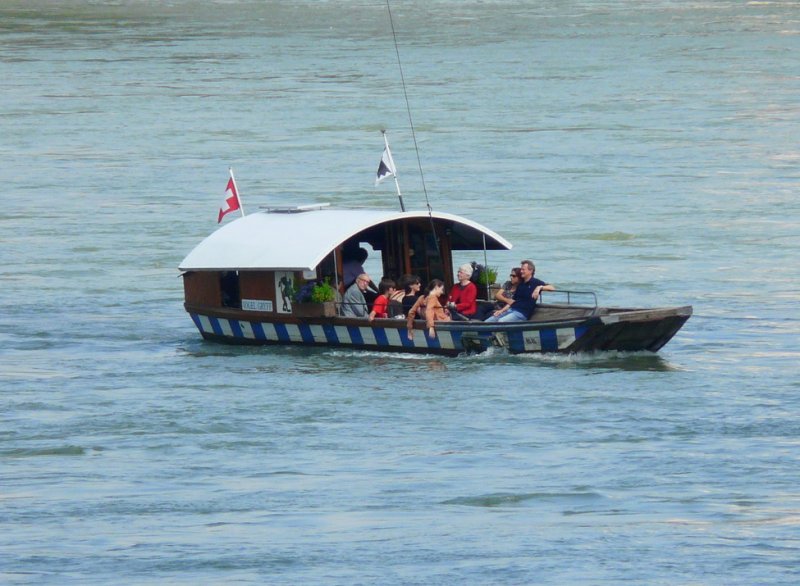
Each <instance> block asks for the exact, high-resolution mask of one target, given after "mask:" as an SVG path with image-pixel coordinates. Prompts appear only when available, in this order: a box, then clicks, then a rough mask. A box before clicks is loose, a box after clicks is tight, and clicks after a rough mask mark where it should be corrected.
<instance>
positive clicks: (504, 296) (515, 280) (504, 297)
mask: <svg viewBox="0 0 800 586" xmlns="http://www.w3.org/2000/svg"><path fill="white" fill-rule="evenodd" d="M521 275H522V273H521V271H520V269H519V267H514V268H513V269H511V274H509V275H508V281H506V282H505V283H503V288H502V289H500V290H499V291H498V292H497V293H495V295H494V298H495V302H494V303H491V304H490V303H485V304H483V305H481V306H479V307H478V313H476V314H475V317H474V318H473V319H479V320H481V321H483V320H485V319H486V318H487V317H489V316H490V315H492V313H494V312H495V311H497V310H498V309H502V308H503V307H504V306H505V304H506V303H511V300H512V299H511V298H512V296H513V295H514V291H516V290H517V285H519V284H520V283H521V282H522V276H521Z"/></svg>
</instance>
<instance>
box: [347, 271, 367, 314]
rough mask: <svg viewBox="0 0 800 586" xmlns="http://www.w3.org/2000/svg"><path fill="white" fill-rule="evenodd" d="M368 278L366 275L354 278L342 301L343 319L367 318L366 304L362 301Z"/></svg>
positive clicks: (362, 274)
mask: <svg viewBox="0 0 800 586" xmlns="http://www.w3.org/2000/svg"><path fill="white" fill-rule="evenodd" d="M369 282H370V278H369V275H368V274H366V273H361V274H360V275H358V277H356V280H355V281H354V282H353V284H352V285H350V287H348V288H347V291H345V293H344V299H343V300H342V315H343V316H344V317H367V302H366V300H365V299H364V291H366V289H367V287H368V286H369Z"/></svg>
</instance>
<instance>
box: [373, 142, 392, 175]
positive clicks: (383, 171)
mask: <svg viewBox="0 0 800 586" xmlns="http://www.w3.org/2000/svg"><path fill="white" fill-rule="evenodd" d="M396 175H397V169H395V166H394V160H393V159H392V151H390V150H389V145H388V144H387V145H386V148H385V149H383V156H382V157H381V163H380V165H378V176H377V177H376V178H375V185H377V184H378V183H380V182H381V181H383V180H384V179H386V178H387V177H394V176H396Z"/></svg>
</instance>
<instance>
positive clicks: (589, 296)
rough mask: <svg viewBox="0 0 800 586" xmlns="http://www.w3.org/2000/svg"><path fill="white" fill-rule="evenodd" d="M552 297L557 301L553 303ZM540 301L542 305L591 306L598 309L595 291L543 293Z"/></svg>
mask: <svg viewBox="0 0 800 586" xmlns="http://www.w3.org/2000/svg"><path fill="white" fill-rule="evenodd" d="M551 297H555V300H553V301H551V299H550V298H551ZM540 301H541V302H542V303H557V304H564V305H582V306H584V307H585V306H591V307H593V308H594V309H597V295H596V294H595V292H594V291H570V290H569V289H557V290H555V291H542V292H541V295H540Z"/></svg>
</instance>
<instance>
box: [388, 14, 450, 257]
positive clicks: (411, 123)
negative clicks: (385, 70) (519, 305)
mask: <svg viewBox="0 0 800 586" xmlns="http://www.w3.org/2000/svg"><path fill="white" fill-rule="evenodd" d="M386 10H387V11H388V12H389V24H390V25H391V27H392V39H394V52H395V54H396V55H397V67H398V69H400V82H401V83H402V84H403V96H404V97H405V100H406V112H408V124H409V126H411V138H412V139H413V141H414V151H416V153H417V166H418V167H419V176H420V178H421V179H422V192H423V193H424V194H425V205H426V206H428V217H429V218H430V221H431V231H432V232H433V240H434V242H435V243H436V252H437V253H439V254H441V251H440V250H439V239H438V238H437V237H436V229H435V228H434V225H433V208H432V207H431V202H430V200H429V199H428V188H427V187H426V186H425V174H424V173H423V172H422V159H421V158H420V156H419V146H418V145H417V133H416V132H415V131H414V120H413V119H412V118H411V104H410V103H409V101H408V91H407V90H406V78H405V76H404V75H403V64H402V62H401V61H400V49H398V47H397V33H396V32H395V30H394V19H393V18H392V8H391V6H390V5H389V0H386Z"/></svg>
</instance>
